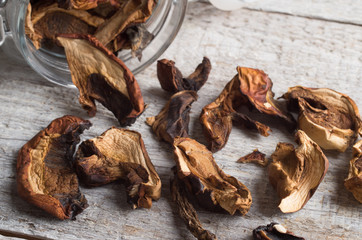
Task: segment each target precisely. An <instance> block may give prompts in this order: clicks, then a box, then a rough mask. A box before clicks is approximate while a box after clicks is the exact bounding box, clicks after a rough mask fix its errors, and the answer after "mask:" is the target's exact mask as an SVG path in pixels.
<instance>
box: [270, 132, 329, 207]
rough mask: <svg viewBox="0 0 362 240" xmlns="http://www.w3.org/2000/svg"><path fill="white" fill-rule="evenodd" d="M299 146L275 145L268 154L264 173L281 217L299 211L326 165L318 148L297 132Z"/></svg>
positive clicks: (324, 158) (324, 171)
mask: <svg viewBox="0 0 362 240" xmlns="http://www.w3.org/2000/svg"><path fill="white" fill-rule="evenodd" d="M296 141H297V143H298V144H299V146H298V147H297V148H294V146H293V145H292V144H289V143H278V145H277V147H276V150H275V152H274V153H273V154H272V156H271V158H272V163H270V164H269V167H268V173H269V180H270V183H271V184H272V186H273V187H274V188H275V189H276V190H277V192H278V195H279V197H280V199H281V201H280V204H279V208H280V210H281V211H282V212H284V213H289V212H296V211H298V210H300V209H301V208H303V206H304V205H305V204H306V203H307V202H308V200H309V199H310V198H311V197H312V196H313V194H314V192H315V191H316V190H317V188H318V186H319V184H320V183H321V181H322V180H323V178H324V176H325V174H326V172H327V169H328V166H329V162H328V159H327V158H326V157H325V155H324V154H323V152H322V150H321V149H320V147H319V146H318V145H317V144H316V143H315V142H313V140H311V139H310V138H309V137H308V136H307V134H305V133H304V132H303V131H301V130H299V131H298V132H297V134H296Z"/></svg>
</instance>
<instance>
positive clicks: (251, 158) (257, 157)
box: [236, 149, 268, 167]
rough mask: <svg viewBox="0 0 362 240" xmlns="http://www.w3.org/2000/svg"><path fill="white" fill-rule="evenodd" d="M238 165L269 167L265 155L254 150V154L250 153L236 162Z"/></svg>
mask: <svg viewBox="0 0 362 240" xmlns="http://www.w3.org/2000/svg"><path fill="white" fill-rule="evenodd" d="M236 162H237V163H257V164H259V165H260V166H263V167H266V166H267V165H268V159H267V158H266V157H265V154H264V153H262V152H259V150H258V149H255V150H253V152H252V153H249V154H247V155H245V156H243V157H241V158H239V160H237V161H236Z"/></svg>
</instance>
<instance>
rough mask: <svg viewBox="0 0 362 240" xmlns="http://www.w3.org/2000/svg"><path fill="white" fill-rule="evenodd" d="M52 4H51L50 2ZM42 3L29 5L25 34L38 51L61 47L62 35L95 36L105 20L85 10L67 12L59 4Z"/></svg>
mask: <svg viewBox="0 0 362 240" xmlns="http://www.w3.org/2000/svg"><path fill="white" fill-rule="evenodd" d="M50 3H51V2H50ZM50 3H49V2H48V3H44V2H40V3H37V4H34V6H32V5H31V4H30V3H29V5H28V10H27V16H26V21H25V34H26V36H27V37H28V38H29V39H30V40H31V41H32V43H33V45H34V46H35V48H36V49H39V48H40V47H43V46H45V45H46V46H47V47H48V48H52V47H53V45H54V46H55V45H60V44H59V43H58V42H57V41H56V37H57V36H58V35H60V34H93V33H95V31H96V29H97V27H98V26H99V25H100V24H102V23H103V22H104V19H103V18H101V17H98V16H94V15H91V14H90V13H88V12H87V11H83V10H74V9H71V10H65V9H63V8H59V7H58V4H57V3H52V4H50Z"/></svg>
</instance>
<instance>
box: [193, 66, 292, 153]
mask: <svg viewBox="0 0 362 240" xmlns="http://www.w3.org/2000/svg"><path fill="white" fill-rule="evenodd" d="M237 71H238V74H236V75H235V77H234V78H233V79H232V80H231V81H230V82H229V83H228V84H227V85H226V86H225V88H224V89H223V91H222V92H221V93H220V95H219V96H218V97H217V98H216V100H215V101H213V102H212V103H210V104H208V105H206V106H205V107H204V108H203V109H202V112H201V115H200V122H201V124H202V126H203V130H204V134H205V136H206V139H207V140H208V142H209V149H210V150H211V151H212V152H216V151H219V150H220V149H222V148H223V147H224V146H225V144H226V142H227V141H228V138H229V135H230V132H231V128H232V125H233V121H234V122H236V123H238V124H239V125H241V126H244V127H245V128H247V129H253V130H257V131H258V132H259V133H260V134H261V135H262V136H265V137H266V136H268V135H269V131H271V130H270V128H269V127H268V126H266V125H264V124H262V123H260V122H258V121H256V120H253V119H252V118H251V117H249V116H248V115H247V113H244V112H240V111H241V108H242V107H244V108H247V109H249V110H250V111H252V110H254V109H256V110H258V111H259V112H260V113H263V114H267V115H270V116H276V117H279V118H281V119H283V120H284V121H285V123H287V124H285V125H287V126H288V127H289V128H294V125H295V120H294V119H293V117H292V116H291V115H290V114H289V113H287V112H286V110H283V106H282V104H281V103H280V102H277V101H276V100H274V99H273V96H274V93H273V92H272V90H271V88H272V85H273V84H272V82H271V80H270V78H269V77H268V75H266V74H265V73H264V72H263V71H261V70H258V69H252V68H245V67H237Z"/></svg>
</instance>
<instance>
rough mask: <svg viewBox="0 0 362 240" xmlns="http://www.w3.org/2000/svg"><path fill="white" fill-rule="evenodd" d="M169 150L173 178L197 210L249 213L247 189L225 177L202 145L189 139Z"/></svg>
mask: <svg viewBox="0 0 362 240" xmlns="http://www.w3.org/2000/svg"><path fill="white" fill-rule="evenodd" d="M173 146H174V158H175V161H176V165H177V177H178V178H179V179H180V181H182V182H183V183H184V184H185V186H186V189H187V191H188V193H189V194H190V195H192V196H193V197H194V198H195V199H196V200H197V202H198V204H199V205H200V206H201V207H204V208H206V209H208V210H212V211H222V210H224V211H226V212H228V213H229V214H231V215H233V214H235V213H236V212H238V213H240V214H242V215H245V214H246V213H247V212H248V211H249V209H250V206H251V203H252V198H251V194H250V191H249V190H248V188H247V187H246V186H245V185H244V184H242V183H241V182H239V181H238V180H237V179H236V178H234V177H232V176H229V175H227V174H225V173H224V172H223V171H222V170H221V169H220V168H219V166H218V165H217V164H216V162H215V160H214V158H213V156H212V153H211V152H210V151H209V150H208V149H207V148H206V147H205V146H204V145H202V144H201V143H198V142H197V141H195V140H193V139H190V138H175V141H174V144H173Z"/></svg>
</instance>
